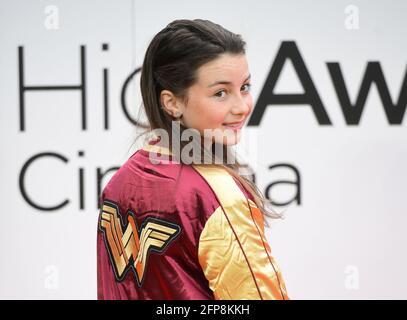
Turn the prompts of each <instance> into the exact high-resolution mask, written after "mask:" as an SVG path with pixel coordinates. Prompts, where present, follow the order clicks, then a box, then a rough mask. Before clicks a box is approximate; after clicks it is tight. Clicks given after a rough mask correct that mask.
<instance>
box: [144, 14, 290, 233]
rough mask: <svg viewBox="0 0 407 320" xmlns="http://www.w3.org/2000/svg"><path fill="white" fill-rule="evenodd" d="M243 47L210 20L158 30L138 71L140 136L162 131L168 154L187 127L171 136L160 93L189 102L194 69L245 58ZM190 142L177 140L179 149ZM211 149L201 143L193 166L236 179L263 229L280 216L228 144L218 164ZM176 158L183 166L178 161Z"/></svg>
mask: <svg viewBox="0 0 407 320" xmlns="http://www.w3.org/2000/svg"><path fill="white" fill-rule="evenodd" d="M245 46H246V42H245V41H244V40H243V39H242V37H241V35H240V34H235V33H233V32H231V31H228V30H226V29H225V28H223V27H222V26H220V25H219V24H216V23H213V22H211V21H209V20H202V19H194V20H187V19H181V20H174V21H172V22H171V23H169V24H168V25H167V26H166V27H165V28H164V29H162V30H161V31H160V32H158V33H157V34H156V35H155V36H154V38H153V39H152V40H151V42H150V44H149V46H148V48H147V50H146V53H145V57H144V61H143V65H142V70H141V78H140V89H141V95H142V100H143V106H144V111H145V114H146V116H147V119H148V122H149V123H148V126H147V127H145V128H146V129H147V130H146V131H145V132H143V133H142V135H143V134H145V133H149V132H152V131H154V130H156V129H163V130H165V131H166V132H167V133H168V136H169V141H170V150H171V141H172V135H173V134H179V137H181V136H182V133H183V132H184V130H186V129H188V128H187V127H185V126H184V125H183V124H182V123H179V126H175V127H176V128H177V127H179V130H180V131H179V132H174V126H173V121H177V120H178V119H179V118H174V117H173V116H172V115H170V114H169V113H168V112H166V111H165V110H164V109H163V107H162V105H161V102H160V94H161V91H162V90H164V89H166V90H169V91H171V92H172V93H173V94H174V95H175V96H176V97H177V98H179V99H180V100H181V101H183V102H185V104H188V88H189V87H190V86H192V85H194V84H195V83H196V82H197V80H198V79H197V69H198V68H199V67H200V66H202V65H204V64H205V63H207V62H210V61H212V60H214V59H216V58H218V57H219V56H220V55H222V54H225V53H228V54H233V55H240V54H246V50H245ZM181 140H182V139H181ZM193 141H201V140H196V139H193ZM193 141H192V142H193ZM192 142H190V141H180V142H179V145H180V148H181V150H182V148H183V147H184V146H185V145H187V144H189V143H192ZM216 145H217V143H216V142H215V143H213V145H212V147H211V148H209V149H207V148H206V147H205V146H202V145H201V146H200V148H201V149H202V150H203V151H204V152H203V153H200V154H199V159H197V160H198V163H210V165H217V166H221V167H222V168H224V169H225V170H226V171H227V172H229V173H230V174H231V175H232V176H233V177H234V178H235V179H236V180H237V181H239V182H240V183H241V184H242V185H243V187H244V188H245V189H246V190H247V191H248V192H250V194H252V195H253V198H254V200H255V203H256V205H257V207H258V208H259V209H260V211H261V212H262V214H263V217H264V221H265V225H266V226H270V224H269V221H268V219H267V218H274V219H275V218H284V216H283V214H282V213H277V212H276V211H275V210H274V208H273V206H272V202H271V200H270V199H267V198H266V197H265V196H264V195H263V194H262V192H261V191H260V190H259V188H258V187H257V185H256V183H255V181H254V178H253V177H254V172H253V170H252V169H251V167H250V166H248V165H244V164H242V163H241V161H239V160H238V158H237V157H236V156H235V153H234V152H233V151H232V150H231V146H228V145H226V144H223V145H222V146H220V148H222V152H221V154H222V159H220V161H219V159H218V154H219V153H217V152H215V150H217V148H219V146H216ZM231 158H232V159H233V160H232V161H231V160H230V159H231ZM180 160H181V162H182V159H180ZM226 160H227V161H226Z"/></svg>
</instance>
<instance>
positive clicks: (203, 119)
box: [181, 54, 253, 145]
mask: <svg viewBox="0 0 407 320" xmlns="http://www.w3.org/2000/svg"><path fill="white" fill-rule="evenodd" d="M197 75H198V81H197V83H195V84H194V85H193V86H191V87H190V88H189V89H188V99H189V100H188V105H187V106H182V107H181V111H182V114H183V117H182V118H181V122H182V123H183V124H184V125H185V126H186V127H188V128H194V129H197V130H198V131H199V132H200V134H201V136H202V137H205V140H207V141H208V138H206V137H207V136H204V134H205V131H204V130H205V129H210V130H209V131H206V133H208V132H209V133H212V132H213V136H212V137H210V138H209V140H210V141H212V142H213V141H216V142H218V143H223V144H227V145H234V144H236V143H238V142H239V140H240V133H241V132H240V130H241V128H242V126H243V124H244V123H245V122H246V120H247V118H248V116H249V115H250V112H251V111H252V109H253V99H252V96H251V93H250V86H251V85H250V73H249V68H248V64H247V61H246V56H245V55H244V54H241V55H231V54H223V55H222V56H220V57H219V58H217V59H215V60H213V61H210V62H208V63H206V64H204V65H202V66H201V67H200V68H199V69H198V71H197ZM236 123H237V124H236ZM232 124H233V126H232ZM215 129H218V130H217V133H221V134H216V131H214V130H215Z"/></svg>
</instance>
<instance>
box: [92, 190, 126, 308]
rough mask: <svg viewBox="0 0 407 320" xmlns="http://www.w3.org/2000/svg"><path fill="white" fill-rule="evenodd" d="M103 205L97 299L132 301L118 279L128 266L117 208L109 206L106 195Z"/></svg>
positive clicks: (102, 197) (98, 258)
mask: <svg viewBox="0 0 407 320" xmlns="http://www.w3.org/2000/svg"><path fill="white" fill-rule="evenodd" d="M100 199H101V200H100V201H101V202H100V203H101V205H100V209H99V216H98V228H97V244H96V257H97V299H98V300H124V299H126V300H127V299H130V298H131V297H129V296H128V290H126V288H125V284H124V283H122V282H120V281H119V280H118V279H117V277H118V275H120V272H121V271H122V270H123V268H124V267H125V266H126V264H125V261H124V260H123V256H124V253H123V248H122V247H120V245H118V244H120V242H121V237H122V235H121V234H120V230H121V229H120V222H119V219H118V217H117V212H115V211H116V210H115V207H114V206H111V204H110V205H107V202H106V200H105V194H104V193H102V196H101V198H100Z"/></svg>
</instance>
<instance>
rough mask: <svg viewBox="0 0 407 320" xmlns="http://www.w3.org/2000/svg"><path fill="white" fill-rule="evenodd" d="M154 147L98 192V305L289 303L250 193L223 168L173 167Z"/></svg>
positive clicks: (154, 144)
mask: <svg viewBox="0 0 407 320" xmlns="http://www.w3.org/2000/svg"><path fill="white" fill-rule="evenodd" d="M157 142H158V141H157V140H151V141H150V142H149V143H148V144H146V145H145V146H144V147H143V148H142V149H139V150H138V151H136V152H135V153H134V154H133V155H132V156H131V157H130V158H129V159H128V160H127V161H126V162H125V163H124V164H123V165H122V166H121V167H120V169H119V170H118V171H117V172H116V173H115V175H114V176H113V177H112V178H111V180H110V181H109V182H108V184H107V185H106V187H105V188H104V189H103V192H102V195H101V208H100V213H99V221H98V232H97V290H98V292H97V294H98V299H154V300H157V299H177V300H181V299H194V300H197V299H288V296H287V291H286V287H285V284H284V280H283V278H282V276H281V273H280V271H279V269H278V266H277V264H276V262H275V260H274V259H273V257H272V256H271V249H270V246H269V245H268V243H267V240H266V238H265V235H264V224H263V217H262V215H261V213H260V211H259V209H258V208H257V206H256V205H255V203H254V199H253V197H252V195H251V194H249V193H248V192H247V191H246V190H245V189H244V188H243V186H242V185H241V184H240V183H239V182H238V181H237V180H236V179H235V178H234V177H232V176H231V175H230V174H229V173H227V171H225V170H224V169H221V168H219V167H215V166H207V165H205V166H204V165H185V164H180V163H177V162H172V161H171V153H170V152H169V150H168V149H167V148H165V147H162V146H158V144H157ZM157 152H158V154H157ZM156 155H157V156H160V155H161V158H162V155H168V159H169V161H165V160H160V161H159V162H160V163H158V164H156V163H152V161H151V157H154V156H156ZM161 158H160V159H161ZM157 159H158V158H157Z"/></svg>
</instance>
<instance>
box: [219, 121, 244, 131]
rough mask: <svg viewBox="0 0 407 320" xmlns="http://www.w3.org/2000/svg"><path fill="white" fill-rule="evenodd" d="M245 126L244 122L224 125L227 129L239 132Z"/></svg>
mask: <svg viewBox="0 0 407 320" xmlns="http://www.w3.org/2000/svg"><path fill="white" fill-rule="evenodd" d="M243 124H244V121H240V122H233V123H223V126H224V127H226V128H230V129H234V130H238V129H241V128H242V127H243Z"/></svg>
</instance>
